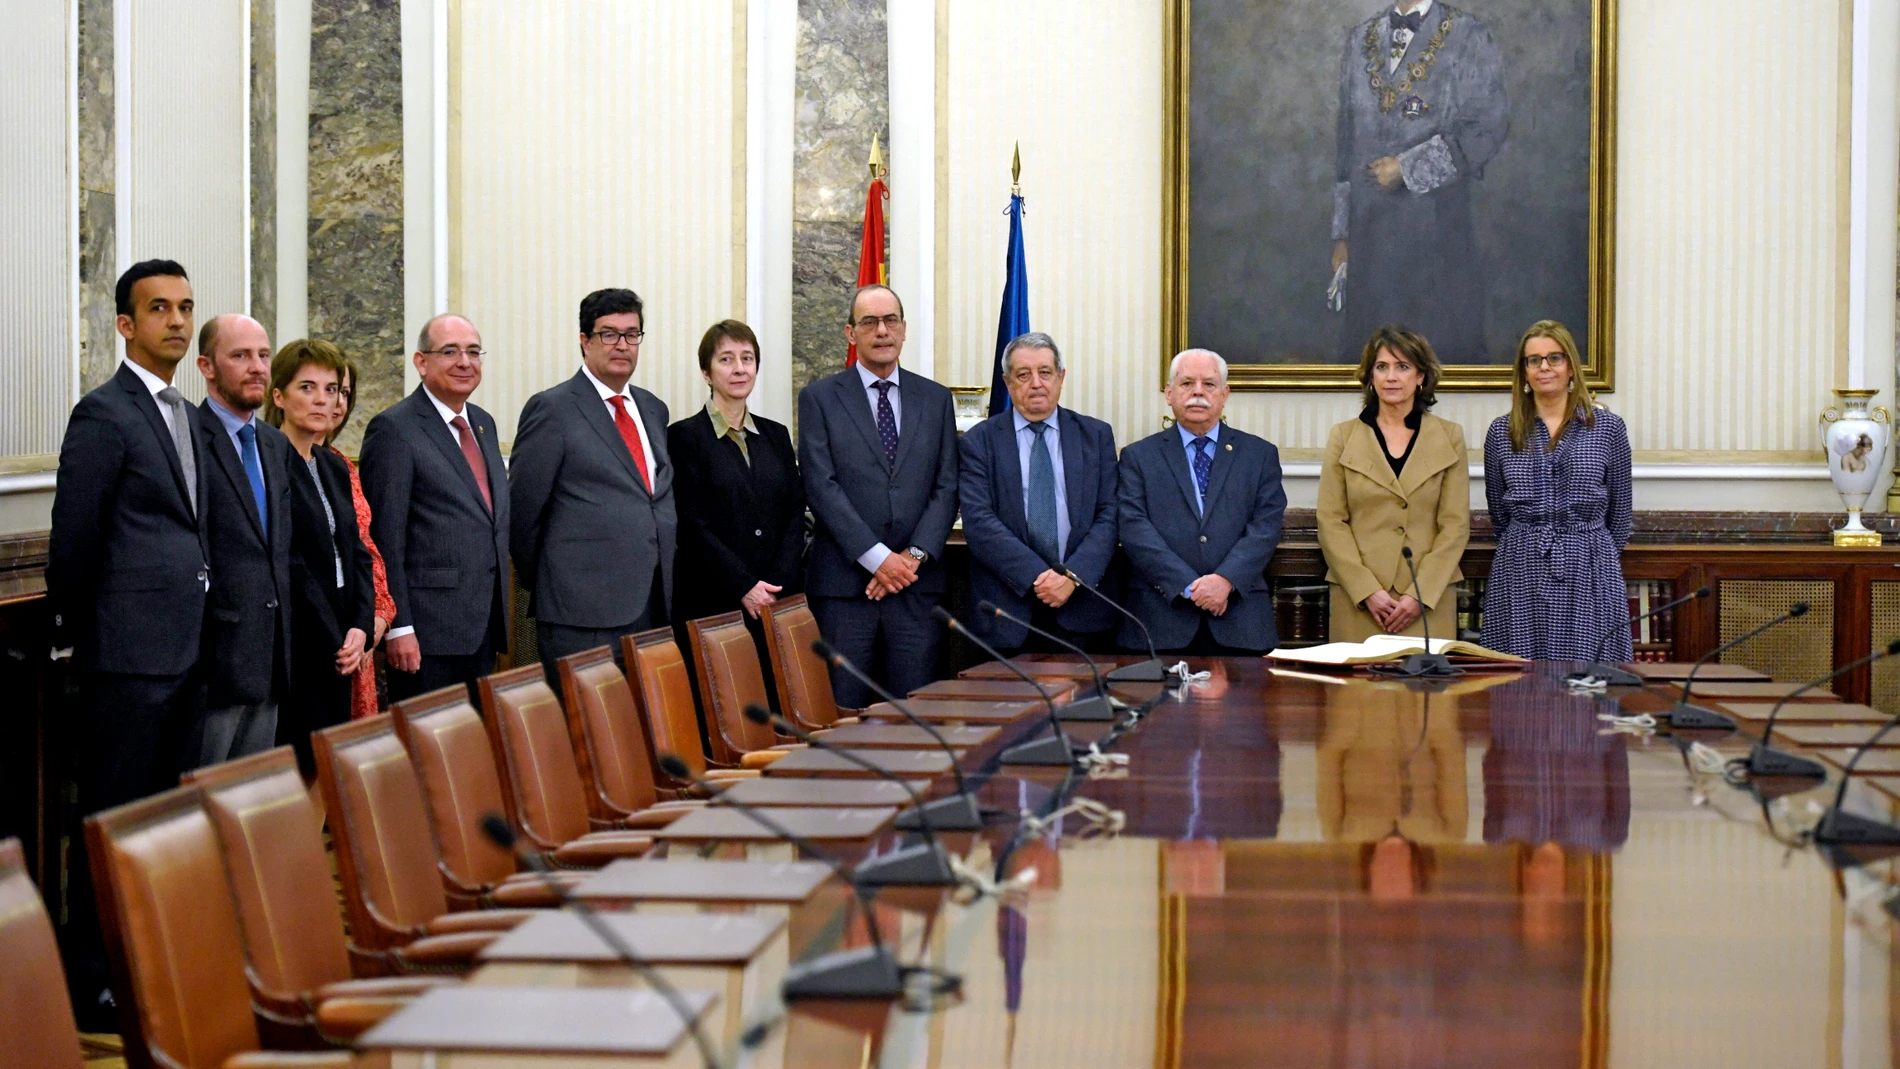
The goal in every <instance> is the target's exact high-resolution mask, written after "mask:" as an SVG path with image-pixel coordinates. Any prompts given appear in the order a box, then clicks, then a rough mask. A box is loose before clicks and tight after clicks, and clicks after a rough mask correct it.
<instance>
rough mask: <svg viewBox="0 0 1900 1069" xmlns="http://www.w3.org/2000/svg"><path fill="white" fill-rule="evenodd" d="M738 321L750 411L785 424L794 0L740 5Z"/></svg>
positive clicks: (788, 405)
mask: <svg viewBox="0 0 1900 1069" xmlns="http://www.w3.org/2000/svg"><path fill="white" fill-rule="evenodd" d="M745 54H746V79H745V86H746V112H745V114H746V139H745V141H746V144H745V164H746V184H745V197H746V213H745V218H746V225H745V232H746V247H745V258H746V267H745V272H746V285H745V300H746V307H745V318H746V323H747V324H748V325H750V326H751V327H752V330H753V332H754V333H756V334H758V336H759V347H760V349H761V350H763V351H764V352H765V353H766V354H767V361H768V362H767V363H766V364H764V365H763V366H762V367H761V368H760V375H759V385H758V389H757V391H756V392H755V393H754V394H753V395H752V407H753V409H754V411H756V412H758V413H759V414H760V415H762V416H765V417H767V418H770V419H775V420H778V421H779V422H781V423H785V424H787V425H789V424H790V423H791V422H792V413H793V403H792V132H793V125H794V123H795V121H796V118H797V116H796V100H797V68H798V0H747V2H746V52H745Z"/></svg>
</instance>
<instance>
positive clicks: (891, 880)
mask: <svg viewBox="0 0 1900 1069" xmlns="http://www.w3.org/2000/svg"><path fill="white" fill-rule="evenodd" d="M745 718H746V719H747V720H750V721H752V722H753V723H754V724H758V725H760V726H761V727H774V728H777V729H778V730H779V731H782V732H784V733H785V734H787V735H795V736H797V737H798V739H799V740H800V741H802V742H804V743H805V744H806V745H808V746H810V747H812V748H813V749H816V750H823V751H824V752H826V753H828V754H833V755H835V756H837V757H838V758H840V759H842V760H844V761H848V762H850V763H851V764H854V765H856V766H858V767H859V768H862V769H864V770H865V771H866V772H869V773H871V774H872V775H874V776H876V777H878V778H879V779H885V780H889V781H891V782H892V783H895V784H897V785H898V786H899V787H902V788H903V789H904V793H905V794H908V795H910V804H911V806H912V808H919V809H920V808H922V807H923V804H924V800H923V797H922V796H920V795H919V794H918V793H917V788H915V787H912V786H911V785H910V782H909V781H908V780H905V779H902V778H900V777H898V776H896V775H894V774H892V773H891V771H890V770H889V769H887V768H883V767H881V766H879V765H878V764H877V763H876V762H874V761H867V760H865V759H864V758H863V757H862V756H860V755H858V754H857V753H854V752H852V751H850V750H847V749H844V748H842V747H839V746H832V745H830V744H829V743H827V742H825V740H823V739H820V738H816V737H814V736H813V735H811V734H810V733H809V732H807V731H806V730H805V729H803V728H801V727H799V726H798V725H797V724H794V723H792V722H791V721H789V720H787V719H785V718H784V717H779V716H773V715H772V714H771V713H769V712H766V710H765V707H764V706H762V705H748V706H746V707H745ZM953 763H954V760H953ZM919 830H920V831H921V832H922V833H923V837H924V841H923V842H921V843H917V844H915V845H913V846H904V847H899V848H898V849H896V850H894V851H892V852H890V853H888V854H884V855H881V856H879V857H874V858H867V859H866V860H864V861H863V862H861V863H859V865H858V867H857V869H856V871H855V873H854V875H855V876H856V878H857V880H858V882H859V883H868V884H871V885H872V886H886V885H890V884H903V885H905V886H907V887H955V886H956V885H957V884H958V883H959V882H961V881H959V880H958V879H957V873H956V870H955V869H954V868H952V867H951V865H950V855H949V854H947V853H945V852H944V849H943V843H942V842H941V841H939V840H938V839H937V833H936V832H935V831H933V830H931V828H930V825H928V824H925V825H924V826H923V827H922V828H921V829H919Z"/></svg>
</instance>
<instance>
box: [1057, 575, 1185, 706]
mask: <svg viewBox="0 0 1900 1069" xmlns="http://www.w3.org/2000/svg"><path fill="white" fill-rule="evenodd" d="M1055 567H1056V570H1057V571H1059V572H1061V573H1062V574H1064V575H1066V576H1068V577H1069V581H1070V582H1072V583H1074V584H1075V585H1076V586H1079V587H1081V588H1082V589H1083V590H1086V591H1088V592H1089V593H1091V594H1093V595H1095V596H1096V597H1098V598H1100V599H1102V603H1103V604H1105V605H1107V606H1108V607H1109V608H1111V609H1114V610H1115V611H1116V612H1118V613H1121V614H1122V615H1123V616H1126V617H1128V618H1129V619H1130V620H1133V621H1134V622H1135V626H1136V627H1139V628H1141V637H1142V640H1143V641H1145V642H1147V643H1148V659H1147V660H1145V661H1137V662H1135V663H1134V664H1125V665H1122V666H1121V667H1120V668H1117V669H1114V670H1113V671H1111V672H1109V673H1108V678H1110V679H1112V680H1114V681H1115V682H1117V683H1165V682H1167V681H1168V669H1167V666H1165V665H1163V664H1162V663H1161V655H1160V654H1159V653H1156V652H1155V637H1154V635H1153V634H1151V633H1150V632H1149V630H1148V625H1147V624H1145V623H1142V622H1141V617H1139V616H1136V615H1135V614H1134V613H1132V612H1129V611H1128V607H1127V606H1126V605H1123V604H1122V603H1121V602H1119V601H1116V600H1115V599H1114V598H1111V597H1109V596H1108V595H1107V594H1104V593H1102V592H1101V590H1100V589H1098V588H1097V587H1095V586H1094V585H1093V584H1091V583H1090V582H1089V581H1088V580H1086V579H1084V578H1082V577H1081V576H1079V575H1077V574H1075V570H1074V569H1072V568H1064V567H1062V566H1061V565H1057V566H1055Z"/></svg>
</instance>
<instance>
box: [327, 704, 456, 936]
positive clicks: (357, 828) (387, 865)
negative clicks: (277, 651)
mask: <svg viewBox="0 0 1900 1069" xmlns="http://www.w3.org/2000/svg"><path fill="white" fill-rule="evenodd" d="M310 744H311V748H312V749H313V750H315V751H316V758H317V785H318V788H319V789H320V790H322V792H323V807H324V810H325V811H326V812H327V813H328V814H329V818H330V838H331V841H332V842H333V843H334V844H335V845H336V869H337V876H338V877H339V878H340V879H341V881H342V883H343V905H344V909H345V911H346V912H347V913H348V914H349V918H350V947H351V953H352V954H353V955H354V956H355V958H356V960H357V961H358V962H360V963H362V964H363V965H364V966H365V968H366V969H369V970H372V971H373V970H379V969H382V968H384V967H385V965H384V961H383V957H382V953H383V952H384V951H388V950H390V949H392V948H395V947H399V946H403V945H405V944H407V943H408V942H409V941H411V940H412V939H414V938H415V937H416V935H418V934H419V933H420V932H421V929H422V926H423V925H426V924H428V923H429V922H430V921H432V920H434V919H435V918H437V917H439V916H441V915H442V914H444V913H446V912H448V909H449V901H448V896H447V895H446V894H444V893H443V886H442V873H441V868H440V865H441V856H442V855H441V854H440V853H439V852H438V851H437V849H436V845H435V838H434V837H433V836H432V835H431V834H430V832H429V813H428V808H427V806H425V805H424V803H423V800H422V784H421V782H420V781H419V780H418V779H417V777H416V770H415V768H414V767H413V766H412V765H410V763H409V753H408V751H407V750H405V749H403V745H402V740H401V739H400V738H399V737H397V735H396V725H395V722H394V721H393V720H391V719H390V717H389V715H388V714H387V713H385V714H383V715H381V716H372V717H368V718H366V719H363V720H351V721H348V722H347V723H342V724H338V725H336V726H335V727H330V728H325V729H323V730H322V731H318V732H315V733H313V734H312V735H311V737H310Z"/></svg>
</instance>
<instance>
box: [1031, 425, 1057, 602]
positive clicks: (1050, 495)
mask: <svg viewBox="0 0 1900 1069" xmlns="http://www.w3.org/2000/svg"><path fill="white" fill-rule="evenodd" d="M1029 429H1030V430H1032V431H1034V432H1035V434H1036V441H1035V444H1033V445H1031V446H1030V447H1029V507H1028V509H1026V510H1025V511H1026V512H1027V513H1028V517H1027V518H1028V520H1029V548H1031V549H1033V550H1035V551H1036V552H1037V553H1039V554H1041V555H1042V559H1043V560H1045V561H1048V562H1049V564H1050V565H1051V566H1053V565H1055V564H1057V563H1059V562H1060V561H1061V560H1062V549H1061V546H1060V545H1059V544H1058V539H1057V537H1056V535H1057V526H1056V465H1055V462H1054V461H1053V460H1051V459H1050V458H1049V439H1047V438H1045V437H1043V434H1044V432H1046V431H1047V430H1048V429H1049V424H1048V423H1046V422H1043V421H1041V420H1037V421H1036V422H1034V423H1031V424H1030V425H1029Z"/></svg>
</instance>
